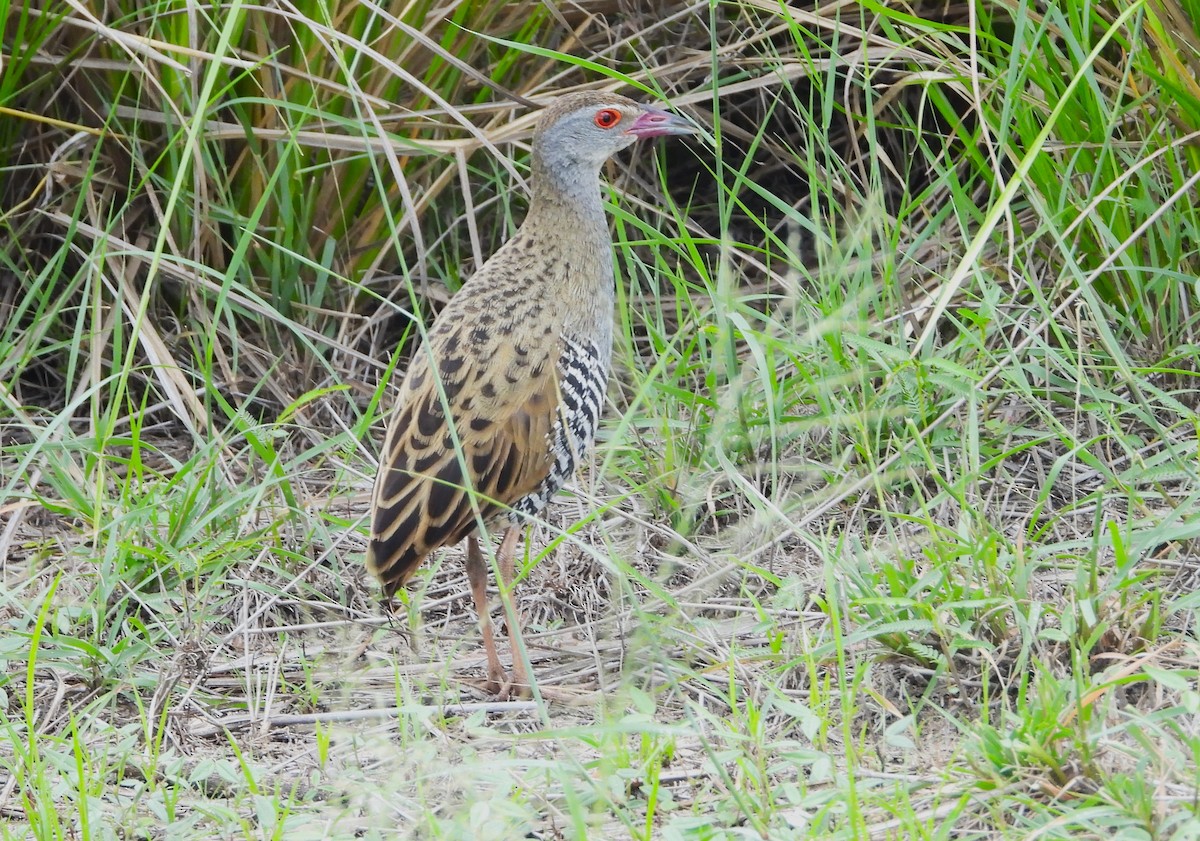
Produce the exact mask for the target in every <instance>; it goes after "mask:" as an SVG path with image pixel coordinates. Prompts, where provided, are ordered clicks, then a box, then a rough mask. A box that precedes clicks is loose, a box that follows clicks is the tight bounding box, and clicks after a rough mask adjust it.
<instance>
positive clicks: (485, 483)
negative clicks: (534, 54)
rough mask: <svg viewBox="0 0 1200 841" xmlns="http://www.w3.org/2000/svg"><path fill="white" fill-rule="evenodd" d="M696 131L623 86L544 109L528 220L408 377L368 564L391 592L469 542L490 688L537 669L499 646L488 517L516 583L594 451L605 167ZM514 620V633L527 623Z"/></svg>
mask: <svg viewBox="0 0 1200 841" xmlns="http://www.w3.org/2000/svg"><path fill="white" fill-rule="evenodd" d="M692 131H693V129H692V128H691V127H690V126H689V125H688V124H687V123H686V122H684V121H683V120H681V119H680V118H678V117H675V116H672V115H670V114H667V113H666V112H663V111H659V110H657V109H655V108H650V107H647V106H644V105H639V104H637V103H636V102H634V101H632V100H630V99H626V98H625V97H623V96H617V95H615V94H605V93H590V92H589V93H577V94H571V95H568V96H564V97H561V98H560V99H559V100H558V101H557V102H555V103H554V105H552V106H551V107H550V108H548V109H547V110H546V111H545V113H544V114H543V115H542V117H541V119H540V121H539V124H538V128H537V130H536V131H535V132H534V136H533V158H532V170H533V172H532V182H531V187H532V193H533V197H532V202H531V204H530V207H529V214H528V215H527V216H526V218H525V222H524V224H523V225H522V226H521V228H520V230H519V231H517V233H516V235H515V236H514V237H513V238H512V239H510V240H509V241H508V242H506V243H505V244H504V245H503V246H502V247H501V248H500V250H498V251H497V252H496V253H495V254H494V255H492V257H491V259H490V260H488V261H487V262H486V263H484V264H483V266H482V267H481V268H480V269H479V271H478V272H476V273H475V275H474V276H473V277H472V278H471V279H470V280H469V281H467V283H466V284H465V285H464V286H463V288H462V290H461V291H460V292H459V293H458V294H457V295H455V296H454V298H453V299H452V300H451V301H450V303H449V304H448V305H447V307H446V308H445V309H444V310H443V311H442V313H441V314H440V315H439V316H438V318H437V319H436V320H435V321H434V323H433V326H432V327H430V329H429V335H428V341H427V342H426V345H425V347H424V348H423V349H422V350H419V351H417V353H416V354H415V356H414V357H413V360H412V363H411V364H410V366H409V369H408V372H407V374H406V375H405V378H404V382H403V383H402V385H401V386H400V395H399V398H398V402H397V409H396V414H395V417H394V419H393V421H392V425H391V427H390V429H389V430H388V434H387V438H386V439H385V441H384V446H383V455H382V458H381V461H380V469H379V476H378V477H377V479H376V482H375V496H374V503H373V508H374V510H373V512H372V528H371V542H370V546H369V548H368V550H367V568H368V569H369V570H370V571H371V572H372V573H374V574H375V576H377V577H378V578H379V580H380V581H381V582H382V584H383V591H384V594H385V595H386V596H388V597H390V596H392V595H393V594H394V593H395V592H396V590H398V589H399V588H400V587H401V586H403V585H404V583H405V581H407V580H408V578H409V577H410V576H411V575H412V574H413V572H414V571H416V569H417V567H419V566H420V564H421V562H422V561H423V560H424V559H425V557H426V556H427V555H429V553H430V552H432V551H434V550H435V549H437V548H439V547H442V546H452V545H454V544H455V543H458V542H459V541H460V540H462V539H463V538H467V539H468V543H467V578H468V580H469V582H470V585H471V595H472V598H473V600H474V602H475V608H476V610H477V611H478V612H479V617H480V625H481V628H482V631H483V643H484V647H485V648H486V650H487V660H488V672H487V674H488V685H487V688H488V690H489V691H491V692H493V693H498V694H502V695H508V694H510V693H512V692H514V691H515V692H521V691H523V690H524V689H526V688H527V686H528V678H527V676H526V675H525V670H524V667H523V665H522V660H521V658H520V656H518V655H517V653H516V652H515V651H514V656H513V669H512V677H511V679H508V678H506V676H505V672H504V668H503V667H502V666H501V664H500V658H499V657H498V656H497V654H496V644H495V640H494V639H493V636H492V627H491V621H490V620H489V618H488V607H487V563H486V561H485V558H484V554H483V551H482V549H481V548H480V545H479V538H478V536H477V530H478V526H479V524H480V523H481V522H482V523H486V524H488V525H489V526H491V525H504V526H506V527H507V530H506V531H505V534H504V537H503V540H502V541H501V544H500V549H499V551H498V553H497V556H496V560H497V565H498V566H499V568H500V574H501V576H503V578H504V582H505V585H506V586H507V585H509V584H511V583H512V580H513V555H514V553H515V551H516V544H517V538H518V537H519V535H520V529H521V526H522V525H523V523H524V521H525V520H526V518H528V517H531V516H533V515H535V514H537V513H538V512H539V511H540V510H541V509H542V508H543V507H544V506H545V505H546V503H547V502H549V500H550V499H551V498H552V497H553V496H554V495H555V494H556V493H557V492H558V491H559V489H560V488H562V486H563V484H564V483H565V482H566V481H567V479H568V478H570V476H571V474H572V473H573V472H574V470H575V467H576V465H577V464H578V463H579V460H580V457H581V456H582V455H583V453H585V452H586V451H587V450H588V448H589V447H590V446H591V444H592V440H593V439H594V437H595V434H596V424H597V422H598V420H599V416H600V409H601V403H602V401H603V397H604V390H605V385H606V382H607V379H608V367H609V360H610V358H611V356H612V334H613V298H614V292H615V290H614V283H613V264H612V240H611V238H610V237H609V233H608V223H607V221H606V220H605V216H604V205H603V202H602V201H601V196H600V167H601V166H602V165H603V164H604V161H605V160H607V159H608V158H609V157H610V156H611V155H613V154H614V153H615V152H617V151H619V150H621V149H624V148H625V147H626V146H629V145H630V144H632V143H633V142H634V141H636V140H637V139H638V138H639V137H657V136H659V135H666V134H688V133H690V132H692ZM447 410H448V412H447ZM447 415H448V416H449V417H450V418H452V419H453V420H454V426H453V429H451V425H450V424H449V423H448V421H447ZM456 439H457V440H456ZM472 489H473V492H472ZM508 619H509V630H510V633H511V632H512V631H513V630H514V629H515V628H517V619H516V617H515V616H513V615H512V614H511V613H510V614H509V616H508Z"/></svg>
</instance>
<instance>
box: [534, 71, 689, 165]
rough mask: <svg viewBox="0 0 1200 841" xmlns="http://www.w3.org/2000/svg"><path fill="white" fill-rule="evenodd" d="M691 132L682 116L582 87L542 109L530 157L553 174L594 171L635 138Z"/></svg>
mask: <svg viewBox="0 0 1200 841" xmlns="http://www.w3.org/2000/svg"><path fill="white" fill-rule="evenodd" d="M695 131H696V129H695V128H693V127H692V125H691V124H690V123H688V122H687V121H686V120H684V119H683V118H682V117H677V116H675V115H674V114H668V113H667V112H666V111H662V110H660V109H658V108H654V107H651V106H649V105H641V104H639V103H637V102H634V101H633V100H632V99H629V98H628V97H624V96H619V95H618V94H614V93H598V92H595V91H584V92H581V93H573V94H568V95H567V96H563V97H560V98H559V99H558V100H557V101H556V102H555V103H554V104H553V105H551V106H550V107H549V108H547V109H546V111H545V112H544V113H543V114H542V117H541V119H540V120H539V122H538V127H537V130H536V131H535V132H534V134H533V157H534V160H535V164H536V163H540V164H541V165H542V167H543V168H544V169H545V170H546V171H547V172H548V173H549V174H551V175H553V176H555V177H564V176H566V177H571V176H573V175H578V176H583V177H586V176H594V174H595V173H597V172H599V170H600V166H601V165H602V164H603V163H604V162H605V161H606V160H608V159H609V158H610V157H612V155H614V154H615V153H617V152H619V151H621V150H622V149H624V148H625V147H626V146H629V145H631V144H632V143H634V142H635V141H637V140H638V139H639V138H642V137H660V136H662V135H667V134H692V133H694V132H695ZM572 170H574V172H571V171H572Z"/></svg>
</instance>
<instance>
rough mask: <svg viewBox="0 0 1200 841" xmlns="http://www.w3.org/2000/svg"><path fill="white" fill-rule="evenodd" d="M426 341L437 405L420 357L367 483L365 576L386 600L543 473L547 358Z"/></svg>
mask: <svg viewBox="0 0 1200 841" xmlns="http://www.w3.org/2000/svg"><path fill="white" fill-rule="evenodd" d="M434 338H435V337H433V336H431V345H432V347H433V351H434V352H433V355H434V356H435V357H437V358H438V370H439V372H440V374H441V381H442V386H443V389H444V391H445V395H446V401H445V403H443V400H442V396H441V395H440V394H439V393H438V388H437V380H436V378H435V377H432V376H430V375H429V374H430V371H431V370H432V369H431V367H430V364H429V354H428V353H425V352H423V351H419V352H418V355H417V357H416V358H415V359H414V360H413V363H412V367H411V368H410V370H409V372H408V375H407V376H406V378H405V382H404V385H403V386H402V387H401V393H400V399H399V404H398V406H399V407H398V410H397V413H396V417H395V419H394V420H393V422H392V425H391V427H390V429H389V430H388V435H387V438H386V439H385V442H384V448H383V455H382V457H381V459H380V465H379V475H378V476H377V477H376V480H375V495H374V504H373V512H372V526H371V542H370V545H369V547H368V549H367V569H368V570H370V571H371V573H372V574H374V575H375V576H376V577H377V578H378V579H379V580H380V582H381V583H382V584H383V591H384V593H385V595H387V596H389V597H390V596H391V595H393V594H394V593H395V592H396V590H398V589H399V588H400V587H402V586H403V585H404V583H405V582H406V581H407V580H408V578H409V577H410V576H411V575H412V574H413V573H414V572H415V571H416V569H417V568H418V567H419V566H420V565H421V562H422V561H423V560H424V559H425V557H426V556H427V555H428V554H429V553H430V552H432V551H434V550H435V549H438V548H440V547H442V546H453V545H454V544H456V543H458V542H459V541H460V540H462V539H463V538H464V537H467V536H468V535H470V534H471V533H472V532H474V531H475V529H476V528H477V526H478V524H479V517H482V519H483V520H484V521H485V522H487V521H488V520H491V519H492V518H494V517H495V516H496V515H498V514H500V513H501V512H503V511H505V510H507V508H508V507H509V506H510V505H512V504H513V503H515V502H517V501H518V500H519V499H521V498H522V497H524V496H526V495H528V494H530V493H532V492H533V491H534V490H536V489H537V488H538V486H539V485H540V484H541V483H542V481H543V480H545V478H546V476H547V475H548V474H549V472H550V469H551V466H552V458H551V453H550V446H549V443H548V442H549V435H550V430H551V428H552V426H553V422H554V413H555V412H556V411H557V408H558V396H557V388H556V385H557V384H556V382H555V381H554V371H555V363H556V360H555V359H553V358H552V357H551V355H550V351H547V352H544V353H540V354H539V353H535V352H533V351H531V350H530V349H529V348H526V347H523V346H522V345H520V344H507V345H506V344H500V345H493V344H492V343H490V342H488V343H486V344H487V345H488V346H479V345H472V344H470V343H464V342H461V341H459V340H458V339H457V338H456V337H455V336H454V335H453V334H451V335H441V336H438V337H436V338H437V339H438V340H437V341H434ZM446 405H448V406H449V408H450V414H451V416H452V417H453V418H454V419H455V428H456V429H457V431H458V437H459V443H460V444H461V451H459V450H457V449H456V448H455V445H454V439H453V437H452V436H451V434H450V426H449V424H448V423H447V421H446V413H445V411H444V409H445V407H446ZM464 469H465V470H464ZM464 472H465V477H464ZM472 488H473V489H474V491H475V493H474V494H472V493H471V490H470V489H472Z"/></svg>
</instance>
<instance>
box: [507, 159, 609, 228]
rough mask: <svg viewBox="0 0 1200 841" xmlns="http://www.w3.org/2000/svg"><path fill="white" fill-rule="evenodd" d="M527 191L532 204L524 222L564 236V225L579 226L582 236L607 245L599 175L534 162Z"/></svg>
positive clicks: (570, 167)
mask: <svg viewBox="0 0 1200 841" xmlns="http://www.w3.org/2000/svg"><path fill="white" fill-rule="evenodd" d="M530 187H531V189H532V192H533V201H532V203H531V204H530V206H529V216H528V217H527V218H529V219H531V220H533V221H534V222H535V224H539V225H540V224H544V225H546V226H547V227H549V228H551V229H554V230H557V231H558V232H559V234H560V235H562V234H566V233H567V231H568V229H567V228H566V227H565V226H566V225H571V226H582V230H581V231H580V232H581V233H582V234H583V235H584V236H588V235H598V236H602V237H603V238H604V239H605V241H606V242H607V241H608V220H607V219H605V217H604V202H603V201H602V200H601V198H600V173H599V171H596V172H583V171H581V170H580V168H579V167H578V166H566V167H553V166H546V165H545V162H542V161H537V162H535V164H534V168H533V174H532V180H531V182H530Z"/></svg>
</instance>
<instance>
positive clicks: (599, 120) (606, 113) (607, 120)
mask: <svg viewBox="0 0 1200 841" xmlns="http://www.w3.org/2000/svg"><path fill="white" fill-rule="evenodd" d="M619 122H621V112H620V111H618V110H617V109H616V108H605V109H604V110H603V111H597V112H596V125H598V126H600V128H612V127H613V126H615V125H616V124H617V123H619Z"/></svg>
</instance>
